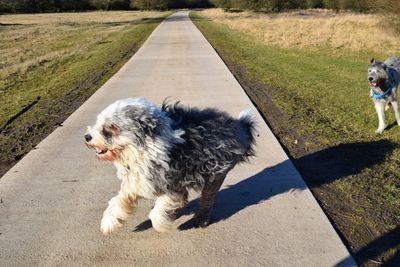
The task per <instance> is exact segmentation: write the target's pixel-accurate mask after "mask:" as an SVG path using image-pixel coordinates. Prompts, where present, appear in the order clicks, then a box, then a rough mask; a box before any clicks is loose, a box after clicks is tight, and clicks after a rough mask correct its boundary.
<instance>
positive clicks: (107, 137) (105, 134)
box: [101, 129, 112, 139]
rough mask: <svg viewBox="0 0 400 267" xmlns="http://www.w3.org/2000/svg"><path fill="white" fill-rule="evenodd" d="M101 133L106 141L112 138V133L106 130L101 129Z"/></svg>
mask: <svg viewBox="0 0 400 267" xmlns="http://www.w3.org/2000/svg"><path fill="white" fill-rule="evenodd" d="M101 133H102V134H103V136H104V137H105V138H106V139H110V138H111V137H112V132H110V131H108V130H106V129H103V130H102V131H101Z"/></svg>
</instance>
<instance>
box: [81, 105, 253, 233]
mask: <svg viewBox="0 0 400 267" xmlns="http://www.w3.org/2000/svg"><path fill="white" fill-rule="evenodd" d="M254 129H255V123H254V121H253V120H252V118H251V116H250V115H249V114H248V113H246V112H244V113H241V115H239V119H234V118H232V117H231V116H229V115H228V114H227V113H224V112H221V111H218V110H215V109H204V110H199V109H195V108H193V109H189V108H186V107H183V106H182V105H180V104H179V102H178V103H175V104H173V105H171V104H168V103H167V102H166V101H164V103H163V105H162V107H161V108H158V107H156V106H155V105H154V104H152V103H150V102H149V101H147V100H146V99H144V98H130V99H123V100H119V101H117V102H115V103H113V104H111V105H110V106H108V107H107V108H106V109H104V110H103V111H102V112H101V113H100V114H99V115H98V117H97V121H96V124H95V125H94V126H93V127H89V128H88V133H87V134H86V135H85V141H86V144H87V145H88V146H89V147H92V148H94V149H95V150H96V152H97V157H98V158H99V159H102V160H109V161H113V162H114V164H115V166H116V168H117V176H118V178H119V179H121V180H122V184H121V189H120V191H119V193H118V195H117V196H115V197H114V198H112V199H111V200H110V201H109V205H108V208H107V209H106V210H105V211H104V215H103V219H102V221H101V231H102V232H103V233H104V234H109V233H111V232H112V231H113V230H114V229H115V228H117V227H118V226H120V225H121V224H122V222H123V221H125V220H126V219H127V217H128V216H129V215H130V214H132V212H133V207H134V205H135V204H136V203H137V200H138V199H139V198H142V197H143V198H146V199H155V206H154V208H153V209H152V210H151V212H150V215H149V217H150V219H151V222H152V224H153V227H154V228H155V229H156V230H157V231H160V232H163V231H168V230H170V229H173V228H174V223H173V221H174V219H175V218H176V213H177V211H178V210H179V209H181V208H183V207H184V206H185V205H186V204H187V201H188V191H189V190H191V189H192V190H195V191H201V198H200V208H199V210H198V212H197V213H196V215H195V222H196V224H197V225H198V226H201V227H205V226H207V225H208V224H209V221H210V214H211V210H212V206H213V202H214V197H215V195H216V193H217V192H218V190H219V188H220V187H221V185H222V182H223V181H224V178H225V176H226V174H227V173H228V172H229V171H230V170H231V169H232V168H233V167H234V166H235V165H236V164H237V163H239V162H242V161H246V160H247V159H248V157H250V156H253V155H254V150H253V145H254Z"/></svg>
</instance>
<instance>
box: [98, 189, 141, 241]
mask: <svg viewBox="0 0 400 267" xmlns="http://www.w3.org/2000/svg"><path fill="white" fill-rule="evenodd" d="M138 198H139V196H138V195H136V194H133V193H130V192H129V191H128V190H124V183H122V185H121V190H120V191H119V192H118V195H116V196H115V197H113V198H112V199H111V200H110V201H109V202H108V207H107V209H106V210H105V211H104V213H103V218H102V219H101V227H100V230H101V232H102V233H103V234H105V235H106V234H111V232H112V231H114V230H115V229H116V228H118V227H120V226H121V225H122V223H123V222H124V221H125V220H126V219H127V218H128V216H129V215H131V214H132V213H133V207H134V205H136V203H137V200H138Z"/></svg>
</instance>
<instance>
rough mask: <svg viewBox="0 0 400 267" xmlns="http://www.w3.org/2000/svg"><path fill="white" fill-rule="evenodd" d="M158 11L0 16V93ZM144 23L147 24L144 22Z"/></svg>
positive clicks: (155, 15)
mask: <svg viewBox="0 0 400 267" xmlns="http://www.w3.org/2000/svg"><path fill="white" fill-rule="evenodd" d="M157 16H160V12H137V11H131V12H129V11H113V12H87V13H61V14H60V13H55V14H23V15H2V16H0V54H1V57H0V93H1V91H2V90H4V87H8V86H7V84H8V82H9V80H10V79H11V80H12V79H13V77H14V76H21V75H24V74H25V73H26V72H27V71H28V70H32V69H34V68H36V67H40V66H41V65H43V64H57V63H59V62H60V60H63V59H67V58H69V57H71V56H77V55H80V54H83V53H85V52H86V51H87V49H88V48H89V47H91V46H92V45H94V44H96V43H101V42H110V41H111V40H108V37H109V36H110V35H111V34H112V33H114V32H117V31H123V30H124V29H125V28H126V27H129V26H131V25H132V23H137V22H138V21H139V22H140V20H141V19H144V18H155V17H157ZM144 22H146V21H144Z"/></svg>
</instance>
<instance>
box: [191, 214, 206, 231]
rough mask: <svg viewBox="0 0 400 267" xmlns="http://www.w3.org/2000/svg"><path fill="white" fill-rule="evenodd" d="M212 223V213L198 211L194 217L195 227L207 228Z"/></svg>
mask: <svg viewBox="0 0 400 267" xmlns="http://www.w3.org/2000/svg"><path fill="white" fill-rule="evenodd" d="M209 224H210V215H208V214H203V213H197V214H196V215H195V217H194V225H195V227H201V228H205V227H207V226H208V225H209Z"/></svg>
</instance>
